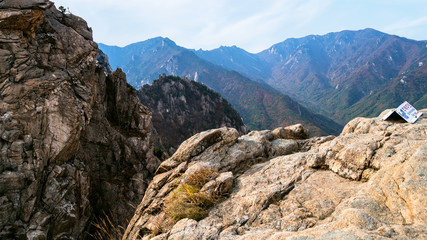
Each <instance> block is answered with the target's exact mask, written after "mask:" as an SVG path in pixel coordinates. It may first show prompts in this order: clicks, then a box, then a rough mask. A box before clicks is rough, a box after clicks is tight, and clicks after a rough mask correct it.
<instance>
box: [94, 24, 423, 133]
mask: <svg viewBox="0 0 427 240" xmlns="http://www.w3.org/2000/svg"><path fill="white" fill-rule="evenodd" d="M100 48H101V49H102V50H103V51H105V52H106V53H107V54H108V55H109V56H110V59H111V64H112V66H113V67H121V68H123V69H124V71H125V72H126V73H127V74H128V77H129V81H130V83H131V84H132V85H133V86H135V87H139V86H141V85H142V84H144V83H150V82H151V81H152V79H156V78H157V76H158V75H159V74H162V73H166V74H173V75H180V76H187V77H189V78H191V79H195V80H197V81H201V82H203V83H205V84H206V85H207V86H209V87H210V88H212V89H214V90H216V91H218V92H220V93H221V94H222V95H223V96H224V97H225V98H226V99H228V100H229V101H230V102H231V103H232V104H233V105H234V106H235V107H236V108H237V110H238V111H239V112H240V114H241V115H242V116H244V119H245V120H246V121H247V122H248V123H249V124H248V125H249V126H250V127H252V128H258V129H259V128H263V127H267V128H268V127H276V126H277V125H274V124H273V123H272V122H280V121H277V120H276V121H275V120H270V123H269V122H266V121H267V119H264V120H261V122H262V123H260V122H259V121H258V122H256V123H255V122H254V121H253V119H248V114H247V113H244V112H242V107H241V106H240V105H242V104H241V103H240V105H239V104H237V103H238V102H240V101H239V100H237V101H232V100H231V99H230V96H228V95H227V94H226V93H225V92H224V89H223V88H221V87H220V86H219V85H218V83H217V81H220V80H216V78H217V76H215V75H222V76H223V75H225V74H227V75H229V76H231V75H233V77H234V78H239V79H245V80H243V81H244V82H246V81H248V80H252V81H250V82H251V84H254V85H256V88H263V89H265V91H268V92H271V90H272V89H274V90H276V91H279V92H280V93H282V94H284V95H288V96H290V97H291V98H292V99H295V101H297V102H299V103H301V104H302V105H304V106H305V107H306V108H308V109H310V110H312V111H314V112H315V113H317V114H323V115H324V116H327V117H328V118H332V119H333V120H334V121H336V122H338V123H340V124H344V123H345V122H347V121H348V120H350V119H352V118H354V117H356V116H376V115H378V114H379V113H380V112H381V111H382V110H384V109H385V108H392V107H397V106H398V105H399V104H400V103H402V102H403V101H405V100H406V101H409V102H410V103H412V104H413V105H414V106H415V107H416V108H424V107H426V106H427V100H426V99H427V95H426V92H427V84H425V81H426V76H427V75H426V72H427V65H426V63H427V45H426V42H425V41H415V40H410V39H406V38H403V37H399V36H394V35H389V34H386V33H382V32H379V31H377V30H374V29H370V28H368V29H363V30H359V31H341V32H336V33H329V34H326V35H323V36H318V35H310V36H307V37H303V38H291V39H287V40H285V41H283V42H281V43H278V44H275V45H273V46H272V47H270V48H268V49H266V50H264V51H261V52H259V53H257V54H253V53H249V52H247V51H245V50H244V49H241V48H238V47H236V46H232V47H224V46H222V47H220V48H217V49H213V50H210V51H204V50H192V49H185V48H182V47H179V46H177V45H176V44H175V43H174V42H172V41H171V40H170V39H168V38H155V39H150V40H147V41H144V42H139V43H136V44H131V45H129V46H126V47H123V48H119V47H111V46H106V45H103V44H100ZM201 66H202V67H201ZM207 69H209V73H208V74H206V70H207ZM206 75H209V77H206ZM207 78H210V79H209V80H208V79H207ZM230 84H232V83H228V84H227V85H228V86H230ZM232 86H233V87H235V86H234V85H232ZM233 94H236V93H235V92H234V93H233ZM272 94H273V93H272ZM274 94H276V93H274ZM250 95H252V94H250ZM281 96H283V95H281ZM286 98H287V97H286ZM259 100H260V99H257V101H259ZM257 107H261V106H257ZM310 110H309V111H310Z"/></svg>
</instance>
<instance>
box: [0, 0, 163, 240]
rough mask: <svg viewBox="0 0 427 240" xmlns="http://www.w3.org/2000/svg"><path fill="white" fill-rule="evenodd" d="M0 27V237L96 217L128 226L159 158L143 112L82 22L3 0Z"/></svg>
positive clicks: (57, 230)
mask: <svg viewBox="0 0 427 240" xmlns="http://www.w3.org/2000/svg"><path fill="white" fill-rule="evenodd" d="M0 23H1V25H0V96H1V97H0V136H1V138H0V158H1V162H0V238H1V239H79V238H84V237H85V235H84V234H85V232H86V230H88V227H89V225H90V223H91V222H92V221H93V220H94V218H97V217H101V216H102V215H103V214H104V213H105V214H107V215H109V216H110V217H111V216H117V217H115V218H113V221H114V222H115V223H116V224H118V225H124V224H126V218H129V217H131V215H132V212H133V209H132V208H131V207H129V206H130V205H132V204H134V205H136V204H137V203H138V202H139V201H140V200H141V198H142V196H143V194H144V191H145V188H146V186H147V184H146V181H147V180H149V179H150V177H151V176H152V174H153V173H154V171H155V170H156V168H157V166H158V164H159V163H160V161H159V159H157V158H156V157H154V156H153V148H154V147H155V146H156V139H155V138H154V134H153V133H154V130H153V128H152V126H151V113H150V112H149V110H148V108H146V107H145V106H143V105H142V104H141V103H140V102H139V101H138V99H137V97H136V91H135V90H134V89H133V88H132V87H130V86H129V85H127V83H126V79H125V75H124V73H123V72H121V71H120V70H118V71H116V72H114V73H113V74H110V75H106V73H105V72H104V67H105V66H106V64H101V63H100V64H97V60H96V59H97V52H98V48H97V44H96V43H94V42H93V40H92V32H91V29H90V28H88V27H87V24H86V22H85V21H84V20H82V19H81V18H79V17H76V16H74V15H71V14H65V13H63V12H60V11H58V10H56V8H55V7H54V6H53V3H51V2H49V1H47V0H34V1H30V0H3V1H0ZM103 66H104V67H103Z"/></svg>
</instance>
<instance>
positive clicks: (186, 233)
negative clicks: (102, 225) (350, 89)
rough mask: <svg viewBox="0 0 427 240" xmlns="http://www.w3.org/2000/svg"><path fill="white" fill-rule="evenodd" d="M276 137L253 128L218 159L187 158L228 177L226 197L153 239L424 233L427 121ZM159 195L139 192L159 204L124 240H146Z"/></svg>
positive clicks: (145, 211)
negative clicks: (197, 218) (308, 136)
mask: <svg viewBox="0 0 427 240" xmlns="http://www.w3.org/2000/svg"><path fill="white" fill-rule="evenodd" d="M422 111H425V110H422ZM425 112H426V111H425ZM281 131H283V129H277V130H274V131H263V132H251V133H249V134H248V135H245V136H242V137H240V138H238V140H237V141H236V142H235V143H233V144H229V145H223V146H222V147H221V148H216V150H215V153H216V154H215V156H212V155H204V153H201V154H200V155H197V156H195V157H190V159H188V160H187V163H188V164H187V165H188V169H191V168H192V167H194V166H202V165H203V166H211V167H212V168H214V169H218V170H220V171H221V172H226V171H230V172H232V173H233V176H234V181H233V182H234V184H233V186H232V190H231V194H230V195H229V196H228V197H226V199H224V200H223V201H221V202H220V203H218V204H217V205H216V206H215V207H213V208H212V209H210V212H209V215H208V216H207V217H206V218H204V219H203V220H200V221H195V220H191V219H182V220H180V221H179V222H177V223H175V224H173V223H171V225H172V226H171V227H170V228H169V229H164V231H163V233H161V234H159V235H158V236H157V237H155V238H154V239H245V240H246V239H257V240H258V239H271V240H273V239H425V238H426V237H427V232H426V231H425V229H427V215H426V211H425V209H426V206H427V198H426V195H427V185H426V184H425V183H426V180H427V179H426V176H427V165H426V159H427V118H426V116H423V117H422V119H420V120H418V121H417V122H416V123H415V124H409V123H402V122H389V121H382V120H379V119H378V118H377V119H367V118H356V119H354V120H352V121H351V122H349V123H348V124H347V126H346V127H345V128H344V130H343V133H342V134H341V135H340V136H338V137H336V138H333V137H324V138H315V139H307V140H285V139H275V137H273V136H278V135H279V134H277V133H278V132H281ZM282 136H283V135H282ZM276 141H279V142H276ZM287 141H294V143H287ZM295 144H296V145H295ZM280 145H284V146H291V147H289V149H292V150H289V151H285V150H283V151H278V150H277V146H280ZM275 146H276V147H275ZM284 148H285V149H287V147H284ZM186 151H191V150H190V149H188V150H186ZM205 152H209V148H208V149H207V150H205ZM276 154H277V155H276ZM282 154H283V155H282ZM286 154H287V155H286ZM278 155H282V156H278ZM222 156H224V157H222ZM277 156H278V157H277ZM259 158H262V160H261V159H259ZM254 159H258V160H254ZM243 165H245V166H244V167H242V166H243ZM188 169H187V171H188ZM180 171H182V169H181V170H180ZM169 172H170V173H169V176H171V174H172V173H173V172H174V170H173V169H172V170H169ZM166 173H168V172H165V173H163V174H166ZM175 180H176V179H175ZM166 182H167V181H165V183H166ZM212 183H213V182H212V181H211V182H209V183H208V184H207V186H206V188H208V187H210V186H211V184H212ZM150 187H151V185H150V186H149V187H148V188H150ZM168 187H171V185H168V184H167V183H166V184H163V188H168ZM157 188H161V186H159V185H157ZM163 192H164V191H163ZM163 198H164V195H159V194H156V193H153V194H151V195H145V197H144V201H143V202H151V203H155V204H156V205H153V204H151V205H149V204H145V205H140V206H139V208H138V211H137V212H136V213H135V215H134V217H133V219H132V221H131V223H130V225H129V226H128V229H127V231H126V234H125V236H124V238H123V239H137V238H138V237H142V238H143V239H148V235H147V234H149V231H145V230H144V226H146V224H147V223H148V222H150V221H151V219H153V217H152V215H151V214H153V215H156V214H158V213H161V212H162V201H163V200H162V199H163ZM154 206H155V210H154V208H153V207H154ZM145 229H146V230H147V229H148V228H145Z"/></svg>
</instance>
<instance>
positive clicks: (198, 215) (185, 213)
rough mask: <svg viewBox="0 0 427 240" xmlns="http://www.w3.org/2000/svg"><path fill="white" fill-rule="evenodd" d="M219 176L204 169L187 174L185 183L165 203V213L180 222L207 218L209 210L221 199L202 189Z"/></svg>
mask: <svg viewBox="0 0 427 240" xmlns="http://www.w3.org/2000/svg"><path fill="white" fill-rule="evenodd" d="M217 175H218V172H217V171H215V170H212V169H210V168H207V167H204V168H200V169H198V170H197V171H194V172H193V173H190V174H185V176H183V177H184V179H185V182H181V183H180V184H179V185H178V187H177V188H175V189H174V190H173V191H172V192H171V193H170V194H169V196H168V197H167V198H166V202H165V212H166V214H167V215H168V216H169V217H170V218H171V219H173V220H174V221H178V220H180V219H183V218H191V219H194V220H197V221H198V220H200V219H203V218H204V217H206V216H207V214H208V210H209V208H210V207H212V206H213V205H214V204H215V203H216V202H218V200H219V198H218V197H217V196H214V195H212V194H209V193H206V192H200V189H201V188H202V187H203V185H205V184H206V183H207V182H209V181H210V180H212V179H213V178H214V177H216V176H217Z"/></svg>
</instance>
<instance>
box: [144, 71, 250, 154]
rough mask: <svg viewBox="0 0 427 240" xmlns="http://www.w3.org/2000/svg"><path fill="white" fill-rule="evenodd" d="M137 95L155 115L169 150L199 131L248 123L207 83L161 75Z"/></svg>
mask: <svg viewBox="0 0 427 240" xmlns="http://www.w3.org/2000/svg"><path fill="white" fill-rule="evenodd" d="M138 98H139V100H140V101H141V102H142V104H144V105H145V106H147V107H148V108H150V110H151V112H152V114H153V120H152V121H153V125H154V127H155V129H156V130H157V132H158V133H159V136H160V138H161V139H162V142H163V144H164V145H165V147H166V148H167V149H170V151H169V152H170V153H173V152H174V151H175V150H176V149H177V148H178V146H179V145H180V144H181V143H182V142H183V141H184V140H186V139H187V138H189V137H191V136H193V135H194V134H196V133H199V132H202V131H206V130H209V129H214V128H220V127H225V126H227V127H233V128H236V129H238V131H239V132H240V133H241V134H245V133H246V131H247V130H246V126H245V124H244V123H243V120H242V118H241V117H240V116H239V114H238V113H237V112H236V110H234V108H233V107H232V106H231V105H230V104H229V103H228V102H227V101H226V100H225V99H223V98H222V97H221V95H219V94H218V93H216V92H214V91H212V90H210V89H209V88H207V87H206V86H205V85H203V84H201V83H198V82H195V81H191V80H189V79H181V78H179V77H173V76H161V77H160V78H159V79H158V80H155V81H154V82H153V84H152V85H148V84H146V85H144V86H143V87H141V88H140V89H139V90H138Z"/></svg>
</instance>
